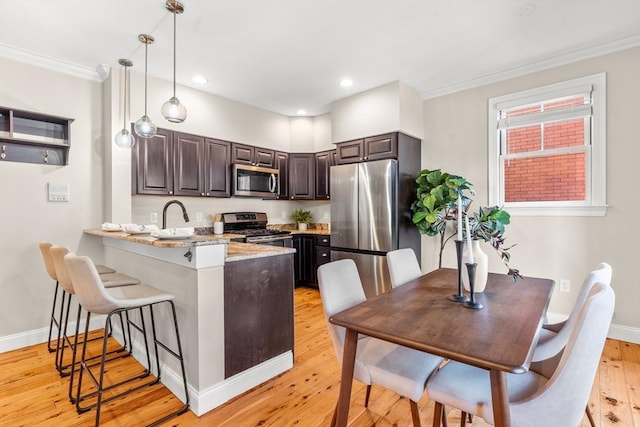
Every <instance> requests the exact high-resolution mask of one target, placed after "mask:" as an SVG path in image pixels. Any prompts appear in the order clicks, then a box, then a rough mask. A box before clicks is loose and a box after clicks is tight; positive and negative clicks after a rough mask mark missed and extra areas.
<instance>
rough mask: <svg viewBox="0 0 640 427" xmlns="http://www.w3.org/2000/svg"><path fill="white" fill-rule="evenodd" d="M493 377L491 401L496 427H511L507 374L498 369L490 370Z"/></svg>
mask: <svg viewBox="0 0 640 427" xmlns="http://www.w3.org/2000/svg"><path fill="white" fill-rule="evenodd" d="M489 374H490V377H491V401H492V403H493V419H494V422H495V426H496V427H511V412H510V411H509V394H508V392H507V374H506V373H505V372H504V371H501V370H498V369H491V370H490V371H489Z"/></svg>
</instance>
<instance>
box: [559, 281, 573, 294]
mask: <svg viewBox="0 0 640 427" xmlns="http://www.w3.org/2000/svg"><path fill="white" fill-rule="evenodd" d="M560 292H571V280H569V279H561V280H560Z"/></svg>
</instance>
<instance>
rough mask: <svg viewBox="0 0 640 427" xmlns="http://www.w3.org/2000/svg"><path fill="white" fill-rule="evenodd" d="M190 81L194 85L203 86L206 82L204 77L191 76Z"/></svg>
mask: <svg viewBox="0 0 640 427" xmlns="http://www.w3.org/2000/svg"><path fill="white" fill-rule="evenodd" d="M191 81H192V82H194V83H199V84H205V83H206V82H208V80H207V79H206V78H205V77H204V76H193V77H192V78H191Z"/></svg>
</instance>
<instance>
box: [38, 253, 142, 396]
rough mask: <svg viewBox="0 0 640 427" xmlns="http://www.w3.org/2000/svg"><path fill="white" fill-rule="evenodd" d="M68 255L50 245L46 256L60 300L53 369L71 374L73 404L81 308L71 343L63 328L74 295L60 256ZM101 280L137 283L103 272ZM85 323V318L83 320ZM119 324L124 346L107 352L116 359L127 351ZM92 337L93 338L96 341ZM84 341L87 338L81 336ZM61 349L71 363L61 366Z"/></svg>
mask: <svg viewBox="0 0 640 427" xmlns="http://www.w3.org/2000/svg"><path fill="white" fill-rule="evenodd" d="M68 253H70V251H69V249H68V248H66V247H64V246H57V245H53V246H51V247H50V248H49V256H50V259H51V261H52V263H53V266H54V269H55V272H56V277H57V278H58V283H59V284H60V286H61V287H62V289H63V299H62V307H61V312H60V320H61V322H60V328H59V330H58V343H57V346H56V347H57V350H56V362H55V365H56V368H57V370H58V372H59V373H60V376H62V377H65V376H69V375H71V378H70V381H69V399H70V400H71V401H72V402H73V401H74V397H73V393H72V390H73V381H74V378H73V375H72V373H73V364H74V363H75V359H76V350H77V348H78V333H79V331H80V319H81V314H82V306H81V304H80V303H78V310H77V318H76V330H75V335H74V338H73V343H72V342H71V338H70V337H69V336H68V335H67V327H68V324H69V313H70V311H71V298H72V296H73V295H75V293H76V292H75V289H74V287H73V284H72V282H71V278H70V277H69V274H68V272H67V267H66V265H65V264H64V256H65V255H66V254H68ZM99 277H100V279H101V281H102V280H104V281H105V282H103V283H104V286H129V285H136V284H138V283H140V281H139V280H138V279H136V278H135V277H131V276H127V275H125V274H121V273H107V274H103V275H99ZM65 296H66V304H65ZM87 321H88V319H87ZM120 323H121V325H122V333H123V336H124V345H123V346H122V347H119V348H117V349H115V350H113V351H112V352H111V353H112V354H113V353H117V354H118V356H119V357H126V356H129V354H130V353H129V351H127V339H126V331H125V328H124V321H123V320H122V318H121V319H120ZM99 338H100V337H98V338H94V339H99ZM83 339H84V340H87V339H88V335H85V336H84V337H83ZM65 349H69V350H70V351H71V363H69V364H66V365H65V364H64V352H65Z"/></svg>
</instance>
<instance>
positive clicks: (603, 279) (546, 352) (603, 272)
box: [533, 262, 612, 362]
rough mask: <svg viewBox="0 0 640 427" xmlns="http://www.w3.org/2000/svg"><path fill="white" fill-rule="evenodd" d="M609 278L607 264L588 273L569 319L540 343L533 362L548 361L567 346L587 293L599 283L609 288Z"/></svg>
mask: <svg viewBox="0 0 640 427" xmlns="http://www.w3.org/2000/svg"><path fill="white" fill-rule="evenodd" d="M611 276H612V270H611V266H610V265H609V264H607V263H604V262H603V263H600V264H599V265H598V267H597V268H596V269H595V270H593V271H592V272H590V273H589V274H588V275H587V277H586V278H585V279H584V282H582V287H581V288H580V293H579V294H578V298H577V299H576V303H575V305H574V307H573V310H572V311H571V314H570V315H569V318H567V320H566V321H565V323H564V325H563V326H562V328H561V329H560V330H559V331H558V332H557V334H556V335H555V336H554V337H553V338H550V339H548V340H547V341H545V342H543V343H541V344H539V345H538V347H536V350H535V353H534V355H533V361H535V362H538V361H541V360H545V359H549V358H551V357H553V356H555V355H556V354H558V353H560V351H562V349H563V348H564V347H565V345H566V344H567V340H568V339H569V334H570V333H571V330H572V329H573V327H574V325H575V322H576V320H577V318H578V315H579V313H580V309H581V308H582V306H583V305H584V303H585V301H586V300H587V297H588V296H589V293H590V292H591V288H593V286H594V285H595V284H596V283H600V284H602V285H605V286H611Z"/></svg>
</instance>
